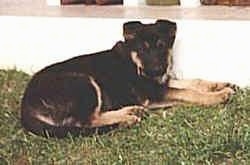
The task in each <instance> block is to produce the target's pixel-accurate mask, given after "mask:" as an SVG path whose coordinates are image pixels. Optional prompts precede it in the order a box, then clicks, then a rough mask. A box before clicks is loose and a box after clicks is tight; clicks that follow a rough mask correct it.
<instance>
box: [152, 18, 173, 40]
mask: <svg viewBox="0 0 250 165" xmlns="http://www.w3.org/2000/svg"><path fill="white" fill-rule="evenodd" d="M156 25H157V26H158V28H159V29H158V30H159V32H160V33H163V34H164V33H168V35H169V37H173V36H175V33H176V29H177V25H176V23H175V22H172V21H168V20H157V21H156Z"/></svg>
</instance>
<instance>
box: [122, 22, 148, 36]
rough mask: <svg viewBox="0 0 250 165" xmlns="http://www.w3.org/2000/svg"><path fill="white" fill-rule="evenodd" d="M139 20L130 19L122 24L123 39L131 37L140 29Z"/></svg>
mask: <svg viewBox="0 0 250 165" xmlns="http://www.w3.org/2000/svg"><path fill="white" fill-rule="evenodd" d="M142 25H143V24H142V23H141V22H140V21H131V22H127V23H124V24H123V36H124V38H125V40H130V39H133V38H134V37H135V35H136V33H137V32H138V31H140V30H141V29H142Z"/></svg>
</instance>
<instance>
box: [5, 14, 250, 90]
mask: <svg viewBox="0 0 250 165" xmlns="http://www.w3.org/2000/svg"><path fill="white" fill-rule="evenodd" d="M128 20H129V19H103V18H102V19H101V18H76V17H74V18H69V17H68V18H66V17H60V18H59V17H58V18H57V17H20V16H19V17H13V16H11V17H10V16H0V27H1V30H0V36H1V37H0V68H13V67H17V68H18V69H21V70H24V71H26V72H28V73H34V72H36V71H37V70H39V69H41V68H42V67H44V66H46V65H49V64H52V63H54V62H58V61H62V60H65V59H67V58H70V57H73V56H76V55H79V54H86V53H91V52H96V51H101V50H105V49H109V48H111V47H112V46H113V45H114V43H115V42H116V41H118V40H121V39H122V24H123V23H124V22H126V21H128ZM152 21H154V20H150V19H144V20H143V22H152ZM177 23H178V33H177V38H176V43H175V48H174V56H175V67H174V69H175V71H176V74H177V75H178V77H179V78H203V79H208V80H215V81H229V82H232V83H236V84H238V85H240V86H249V85H250V65H249V59H250V58H249V52H250V46H249V43H250V33H249V29H250V21H212V20H177Z"/></svg>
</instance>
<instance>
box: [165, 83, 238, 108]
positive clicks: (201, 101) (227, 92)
mask: <svg viewBox="0 0 250 165" xmlns="http://www.w3.org/2000/svg"><path fill="white" fill-rule="evenodd" d="M233 93H234V91H233V90H232V89H231V88H229V87H225V88H223V89H222V90H220V91H215V92H200V91H194V90H190V89H175V88H168V92H167V93H166V96H165V99H166V100H177V101H183V102H188V103H192V104H196V105H205V106H209V105H216V104H220V103H225V102H226V101H227V100H228V99H229V98H230V96H231V95H232V94H233Z"/></svg>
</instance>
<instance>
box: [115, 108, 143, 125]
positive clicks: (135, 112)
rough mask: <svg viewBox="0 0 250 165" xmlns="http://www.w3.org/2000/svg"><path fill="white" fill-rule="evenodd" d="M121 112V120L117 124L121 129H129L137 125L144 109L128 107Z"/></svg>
mask: <svg viewBox="0 0 250 165" xmlns="http://www.w3.org/2000/svg"><path fill="white" fill-rule="evenodd" d="M121 110H122V112H123V115H122V116H123V120H122V122H120V124H119V125H120V126H121V127H129V126H132V125H134V124H136V123H139V122H140V121H141V118H142V117H143V115H144V114H145V109H144V107H142V106H128V107H124V108H122V109H121Z"/></svg>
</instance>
